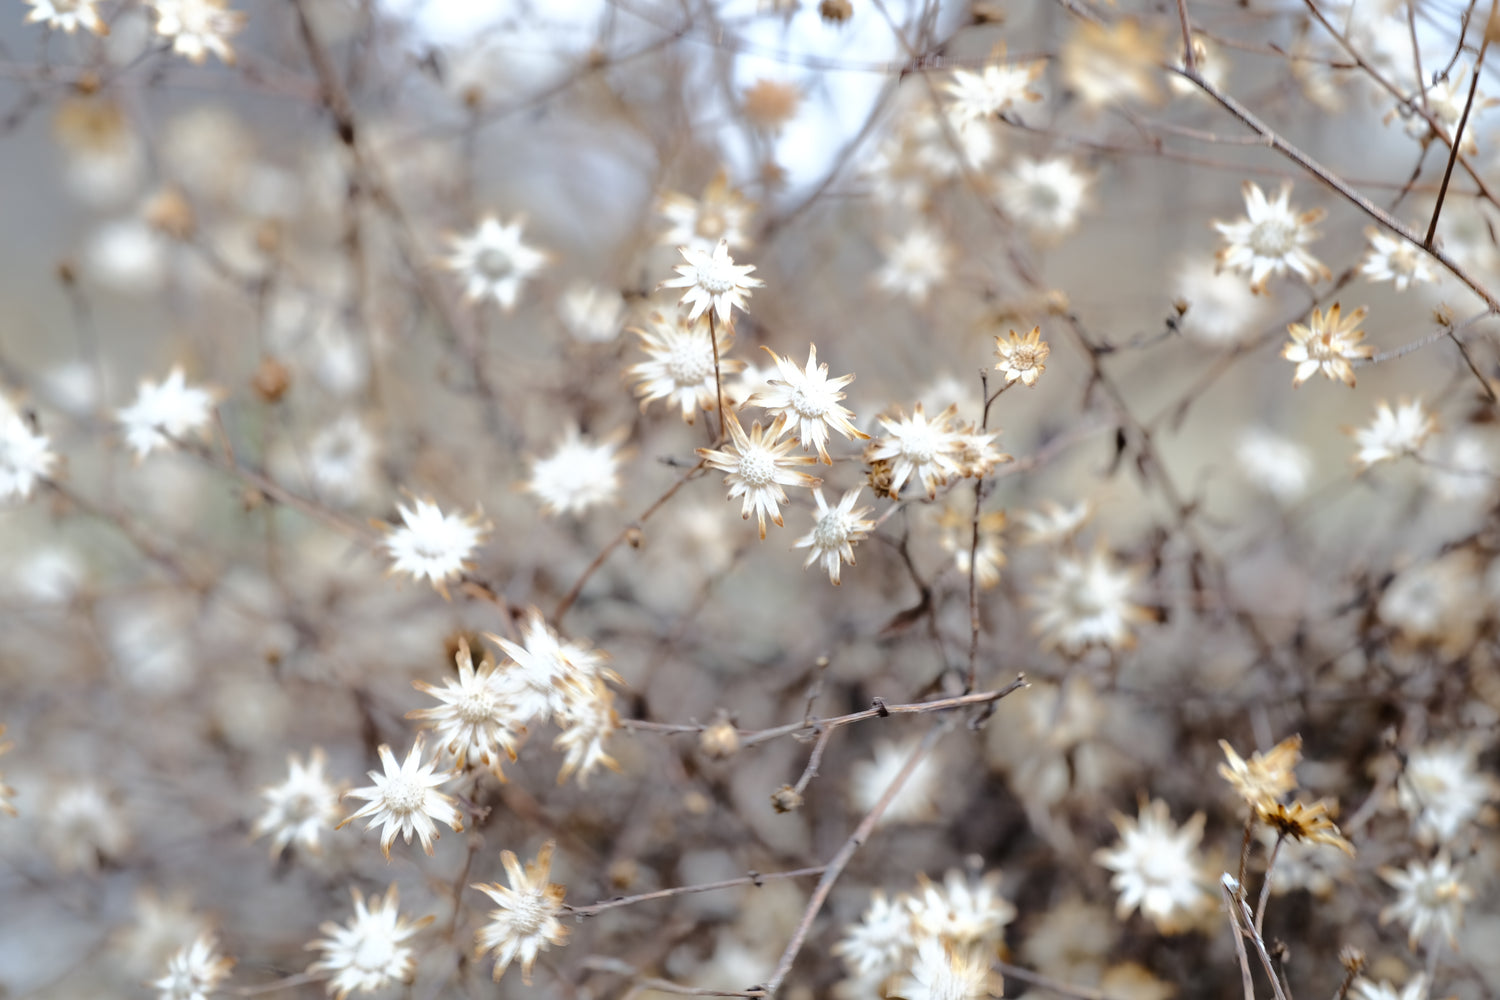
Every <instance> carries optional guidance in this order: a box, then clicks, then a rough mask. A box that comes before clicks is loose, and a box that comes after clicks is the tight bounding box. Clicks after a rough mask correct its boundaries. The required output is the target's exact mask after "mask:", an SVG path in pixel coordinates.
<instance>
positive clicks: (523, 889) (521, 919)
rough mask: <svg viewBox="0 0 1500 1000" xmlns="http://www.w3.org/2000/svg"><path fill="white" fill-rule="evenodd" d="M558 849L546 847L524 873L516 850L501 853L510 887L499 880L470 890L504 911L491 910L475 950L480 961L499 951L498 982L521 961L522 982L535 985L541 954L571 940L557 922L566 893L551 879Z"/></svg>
mask: <svg viewBox="0 0 1500 1000" xmlns="http://www.w3.org/2000/svg"><path fill="white" fill-rule="evenodd" d="M555 846H556V845H555V844H554V843H553V842H552V841H550V840H549V841H547V843H545V844H543V845H542V847H541V850H539V851H537V855H536V860H535V861H533V862H532V863H531V864H530V865H528V866H526V868H525V869H524V870H523V869H522V868H521V861H520V859H519V858H517V857H516V855H515V852H513V851H501V852H500V861H501V863H502V864H504V865H505V873H506V875H508V876H509V878H510V886H509V888H507V887H506V886H503V885H501V884H499V883H498V882H491V883H489V884H476V885H473V886H470V888H473V889H478V890H479V891H480V892H483V893H484V894H485V895H486V896H489V897H490V899H492V900H494V901H495V903H496V904H497V906H498V907H499V908H498V909H495V910H491V911H490V914H489V921H488V922H487V923H486V924H485V925H484V926H483V927H481V928H480V929H479V932H478V934H477V935H476V936H475V949H474V951H475V957H477V958H483V957H484V955H485V953H486V952H491V951H493V952H494V953H495V972H494V978H495V981H496V982H499V981H500V977H501V976H503V975H504V974H505V970H506V969H508V968H509V967H510V963H511V962H513V961H515V960H516V959H517V958H519V959H520V960H521V979H522V981H524V982H525V983H526V985H528V986H530V985H531V967H532V965H533V964H534V963H535V962H536V956H537V954H538V953H539V952H542V951H546V950H547V948H548V947H549V946H551V945H559V946H561V945H562V944H563V942H564V941H566V940H567V938H568V928H567V927H566V926H564V925H563V923H562V921H560V920H559V919H558V915H559V914H560V913H561V912H562V901H563V896H564V895H565V894H566V892H567V890H566V889H565V888H564V887H563V886H561V885H556V884H553V883H549V882H548V881H547V876H548V875H549V874H550V873H551V871H552V851H553V849H554V848H555Z"/></svg>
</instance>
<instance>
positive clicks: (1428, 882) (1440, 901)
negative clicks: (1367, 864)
mask: <svg viewBox="0 0 1500 1000" xmlns="http://www.w3.org/2000/svg"><path fill="white" fill-rule="evenodd" d="M1380 877H1381V878H1383V879H1385V881H1386V882H1387V883H1388V884H1389V885H1390V886H1391V887H1392V888H1393V889H1395V890H1396V894H1397V895H1396V901H1395V902H1393V903H1391V904H1390V905H1389V906H1387V907H1386V908H1385V909H1383V910H1381V911H1380V922H1381V923H1382V924H1385V923H1389V922H1390V921H1392V920H1400V921H1402V922H1403V923H1405V924H1406V925H1407V927H1408V929H1409V944H1410V945H1411V947H1413V948H1415V947H1417V945H1418V943H1420V942H1423V941H1429V934H1434V935H1435V934H1436V933H1441V934H1442V935H1443V937H1445V938H1447V939H1448V942H1449V943H1450V944H1452V945H1453V946H1454V947H1455V948H1456V947H1457V940H1458V928H1459V925H1460V924H1461V923H1462V922H1463V915H1464V904H1465V903H1467V902H1468V901H1469V900H1470V899H1472V898H1473V896H1474V890H1473V889H1471V888H1469V887H1468V886H1467V885H1465V884H1464V883H1463V880H1462V878H1461V877H1460V874H1459V873H1458V872H1457V871H1456V870H1454V868H1453V862H1452V861H1451V860H1449V858H1448V855H1446V854H1439V855H1438V856H1437V857H1436V858H1434V859H1433V860H1432V861H1431V862H1428V863H1423V862H1421V861H1413V862H1411V863H1410V864H1408V865H1407V866H1406V867H1405V868H1404V869H1401V868H1382V869H1380ZM1429 943H1430V942H1429Z"/></svg>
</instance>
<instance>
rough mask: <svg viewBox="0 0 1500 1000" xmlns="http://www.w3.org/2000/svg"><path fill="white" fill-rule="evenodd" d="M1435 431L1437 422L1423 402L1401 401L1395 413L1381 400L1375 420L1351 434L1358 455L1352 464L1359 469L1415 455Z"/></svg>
mask: <svg viewBox="0 0 1500 1000" xmlns="http://www.w3.org/2000/svg"><path fill="white" fill-rule="evenodd" d="M1436 431H1437V418H1436V417H1434V416H1433V415H1432V414H1431V413H1428V412H1427V410H1426V409H1424V408H1423V406H1422V401H1421V400H1420V399H1417V400H1409V399H1403V400H1401V401H1400V402H1399V403H1398V404H1397V405H1396V408H1395V409H1394V410H1392V409H1391V404H1390V403H1388V402H1386V401H1385V400H1383V399H1382V400H1381V401H1380V402H1379V403H1378V404H1376V407H1375V419H1374V420H1373V421H1371V423H1370V425H1369V426H1368V427H1361V428H1358V429H1357V430H1355V431H1353V434H1354V443H1355V444H1357V445H1359V451H1358V452H1357V453H1356V454H1355V456H1354V460H1355V461H1356V462H1358V463H1359V466H1360V468H1361V469H1368V468H1369V467H1370V466H1372V465H1374V464H1376V463H1377V462H1385V461H1389V460H1391V459H1396V458H1401V457H1402V456H1403V455H1415V454H1417V452H1418V451H1419V450H1420V449H1421V447H1422V445H1424V444H1426V443H1427V439H1428V438H1429V437H1431V436H1432V434H1433V433H1435V432H1436Z"/></svg>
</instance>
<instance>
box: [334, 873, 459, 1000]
mask: <svg viewBox="0 0 1500 1000" xmlns="http://www.w3.org/2000/svg"><path fill="white" fill-rule="evenodd" d="M349 892H350V894H351V895H352V896H353V898H354V916H353V918H352V919H351V920H350V921H349V922H348V923H347V924H342V925H341V924H336V923H334V922H333V921H331V920H330V921H328V922H326V923H324V924H322V925H321V926H320V927H319V928H318V930H320V931H322V932H323V935H324V936H323V937H322V938H319V939H318V940H316V941H312V942H309V943H308V945H307V948H308V950H309V951H321V952H322V953H323V957H322V958H320V959H318V960H317V961H316V962H314V963H313V964H312V965H309V966H308V967H307V971H308V972H309V973H310V974H313V975H318V974H326V976H327V978H328V993H329V995H330V996H332V997H334V998H335V1000H344V998H345V997H347V996H348V995H349V994H350V993H373V992H375V991H376V990H378V989H380V988H381V987H383V986H385V985H386V984H388V983H392V982H398V983H405V982H409V981H410V980H411V977H412V974H413V973H414V972H415V971H416V967H417V958H416V950H415V949H414V948H413V947H412V945H411V940H412V938H414V937H416V935H417V932H418V931H420V930H421V929H422V928H423V927H426V926H427V925H428V924H430V923H432V920H433V918H432V917H431V916H427V917H423V918H422V919H420V920H416V921H412V920H408V919H407V918H406V917H403V916H401V914H400V912H399V910H398V909H397V907H398V906H399V904H400V896H399V895H398V894H397V891H396V887H395V885H392V886H391V887H390V888H389V889H388V890H386V893H385V895H384V896H383V897H382V896H375V897H372V898H371V900H370V904H369V905H368V906H366V905H365V897H364V894H363V893H361V892H360V891H359V890H358V889H353V888H351V889H350V890H349Z"/></svg>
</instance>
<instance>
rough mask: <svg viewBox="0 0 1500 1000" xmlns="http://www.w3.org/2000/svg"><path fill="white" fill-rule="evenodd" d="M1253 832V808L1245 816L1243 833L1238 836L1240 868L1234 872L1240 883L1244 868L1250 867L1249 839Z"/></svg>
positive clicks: (1243, 875) (1242, 878)
mask: <svg viewBox="0 0 1500 1000" xmlns="http://www.w3.org/2000/svg"><path fill="white" fill-rule="evenodd" d="M1254 833H1255V810H1254V809H1252V810H1251V811H1250V815H1249V816H1246V817H1245V834H1244V836H1243V837H1241V838H1240V868H1239V871H1238V872H1237V873H1236V877H1237V878H1238V880H1239V883H1240V885H1244V884H1245V870H1246V869H1247V868H1249V867H1250V841H1251V837H1252V836H1253V835H1254Z"/></svg>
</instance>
